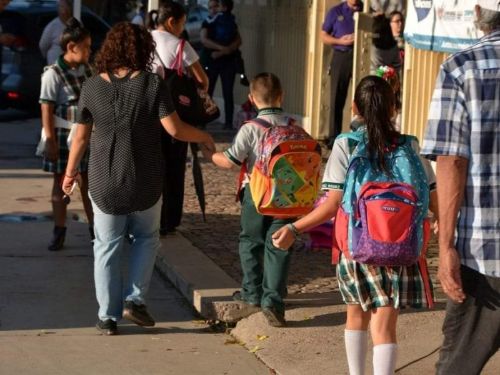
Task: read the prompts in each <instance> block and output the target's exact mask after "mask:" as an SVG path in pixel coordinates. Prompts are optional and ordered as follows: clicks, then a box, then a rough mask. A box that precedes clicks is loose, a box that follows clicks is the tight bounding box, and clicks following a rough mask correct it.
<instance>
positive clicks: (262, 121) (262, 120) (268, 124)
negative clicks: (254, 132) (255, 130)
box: [243, 117, 273, 129]
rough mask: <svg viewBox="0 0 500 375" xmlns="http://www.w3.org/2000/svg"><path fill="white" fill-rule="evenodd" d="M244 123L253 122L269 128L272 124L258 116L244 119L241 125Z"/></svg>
mask: <svg viewBox="0 0 500 375" xmlns="http://www.w3.org/2000/svg"><path fill="white" fill-rule="evenodd" d="M246 124H255V125H257V126H260V127H261V128H264V129H269V128H271V127H272V126H273V124H271V123H270V122H269V121H266V120H264V119H262V118H259V117H256V118H253V119H251V120H248V121H245V122H244V123H243V125H246Z"/></svg>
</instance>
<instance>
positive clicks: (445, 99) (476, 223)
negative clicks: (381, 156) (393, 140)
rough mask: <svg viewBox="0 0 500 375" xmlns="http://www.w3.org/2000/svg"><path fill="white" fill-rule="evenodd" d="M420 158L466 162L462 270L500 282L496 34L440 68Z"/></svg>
mask: <svg viewBox="0 0 500 375" xmlns="http://www.w3.org/2000/svg"><path fill="white" fill-rule="evenodd" d="M422 154H423V155H425V156H426V157H428V158H430V159H435V158H436V157H437V156H438V155H450V156H460V157H463V158H466V159H468V161H469V163H468V172H467V181H466V188H465V195H464V200H463V203H462V206H461V207H460V214H459V218H458V223H457V239H456V241H457V242H456V248H457V250H458V252H459V253H460V256H461V259H462V264H464V265H465V266H467V267H470V268H472V269H474V270H476V271H478V272H480V273H482V274H485V275H488V276H494V277H500V30H497V31H495V32H493V33H491V34H488V35H486V36H484V37H483V38H482V39H481V40H480V41H479V42H478V43H476V44H475V45H473V46H471V47H469V48H467V49H466V50H464V51H461V52H458V53H456V54H454V55H452V56H450V57H449V58H448V59H447V60H446V61H445V62H444V63H443V65H442V66H441V70H440V72H439V76H438V79H437V82H436V88H435V90H434V95H433V98H432V102H431V107H430V111H429V120H428V126H427V132H426V135H425V140H424V144H423V148H422ZM438 183H439V181H438Z"/></svg>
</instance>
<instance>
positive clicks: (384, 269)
mask: <svg viewBox="0 0 500 375" xmlns="http://www.w3.org/2000/svg"><path fill="white" fill-rule="evenodd" d="M353 111H354V113H355V114H356V115H357V116H358V117H359V118H360V119H361V120H362V123H363V125H362V126H361V127H360V128H358V130H356V131H355V132H352V133H345V134H341V135H340V136H339V137H338V138H337V139H336V141H335V144H334V146H333V149H332V153H331V155H330V157H329V160H328V163H327V165H326V169H325V173H324V176H323V183H322V188H323V189H324V190H327V191H328V197H327V200H326V201H325V203H324V204H322V205H321V206H319V207H317V208H316V209H315V210H314V211H312V212H311V213H310V214H308V215H307V216H304V217H302V218H301V219H299V220H297V221H295V222H294V223H293V224H291V225H287V226H284V227H283V228H281V229H280V230H278V231H277V232H276V233H274V234H273V242H274V245H275V246H276V247H278V248H281V249H283V250H284V251H287V249H288V248H289V247H290V246H291V245H292V244H293V242H294V240H295V238H296V236H297V235H298V234H300V233H302V232H304V231H306V230H308V229H309V228H313V227H315V226H317V225H319V224H321V223H323V222H325V221H327V220H328V219H330V218H331V217H334V216H335V217H336V219H335V234H334V249H333V250H334V251H333V255H334V263H337V264H338V266H337V278H338V282H339V287H340V292H341V294H342V297H343V299H344V302H345V303H346V304H347V321H346V329H345V346H346V354H347V361H348V366H349V372H350V374H351V375H360V374H364V372H365V361H366V353H367V335H368V334H367V330H368V325H369V324H370V330H371V336H372V341H373V345H374V348H373V368H374V374H375V375H388V374H393V373H394V371H395V366H396V354H397V344H396V322H397V318H398V313H399V309H401V308H404V307H414V308H420V307H432V305H433V293H432V285H431V284H430V280H429V277H428V272H427V268H426V260H425V251H426V245H427V244H426V241H427V240H428V236H429V234H430V233H429V229H430V224H429V221H428V218H427V214H428V209H430V210H431V211H432V212H433V214H434V216H435V218H437V209H436V207H437V204H436V200H437V197H436V192H435V176H434V173H433V171H432V168H431V167H430V164H429V163H428V161H426V160H425V159H422V158H420V157H419V148H418V141H417V139H416V138H415V137H411V136H406V135H401V134H400V133H399V132H397V131H396V130H395V128H394V122H393V118H394V115H395V111H396V99H395V95H394V92H393V90H392V88H391V86H390V85H389V84H388V83H387V82H386V81H385V80H384V79H382V78H380V77H376V76H368V77H365V78H364V79H362V80H361V82H360V83H359V85H358V86H357V88H356V92H355V97H354V103H353Z"/></svg>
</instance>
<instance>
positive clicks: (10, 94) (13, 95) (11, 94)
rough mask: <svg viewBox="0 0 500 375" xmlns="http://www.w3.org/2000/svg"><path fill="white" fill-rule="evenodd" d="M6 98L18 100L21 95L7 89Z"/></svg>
mask: <svg viewBox="0 0 500 375" xmlns="http://www.w3.org/2000/svg"><path fill="white" fill-rule="evenodd" d="M7 98H8V99H10V100H19V99H21V95H20V94H19V93H18V92H15V91H9V92H7Z"/></svg>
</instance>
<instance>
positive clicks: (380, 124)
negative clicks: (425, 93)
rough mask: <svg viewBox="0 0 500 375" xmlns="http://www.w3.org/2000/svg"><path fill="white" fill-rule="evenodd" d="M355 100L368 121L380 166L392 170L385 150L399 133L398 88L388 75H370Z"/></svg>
mask: <svg viewBox="0 0 500 375" xmlns="http://www.w3.org/2000/svg"><path fill="white" fill-rule="evenodd" d="M354 103H355V104H356V107H357V109H358V112H359V114H360V116H361V117H362V118H363V120H364V123H365V124H366V132H367V135H368V151H369V152H370V154H371V156H372V157H373V159H375V160H376V164H377V167H378V168H379V169H380V170H381V171H383V172H384V173H388V169H387V166H386V165H385V158H384V154H385V152H386V150H387V147H388V146H389V145H390V143H391V142H392V141H393V140H394V139H396V138H397V137H398V136H399V133H398V132H397V131H396V129H395V128H394V123H393V121H392V116H393V115H394V111H395V107H396V98H395V96H394V91H393V90H392V88H391V86H390V85H389V84H388V83H387V82H386V81H385V80H384V79H382V78H380V77H377V76H367V77H365V78H363V79H362V80H361V82H359V84H358V86H357V87H356V92H355V94H354Z"/></svg>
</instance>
